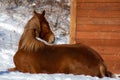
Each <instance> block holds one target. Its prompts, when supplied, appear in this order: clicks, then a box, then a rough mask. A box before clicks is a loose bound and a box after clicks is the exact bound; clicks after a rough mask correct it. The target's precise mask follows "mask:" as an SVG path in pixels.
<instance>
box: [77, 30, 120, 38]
mask: <svg viewBox="0 0 120 80" xmlns="http://www.w3.org/2000/svg"><path fill="white" fill-rule="evenodd" d="M76 39H120V32H78V31H77V32H76Z"/></svg>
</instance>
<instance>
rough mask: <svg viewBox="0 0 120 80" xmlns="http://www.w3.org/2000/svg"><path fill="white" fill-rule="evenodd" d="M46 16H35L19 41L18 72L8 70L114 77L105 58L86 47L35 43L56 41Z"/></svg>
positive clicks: (16, 62)
mask: <svg viewBox="0 0 120 80" xmlns="http://www.w3.org/2000/svg"><path fill="white" fill-rule="evenodd" d="M44 15H45V11H43V12H42V13H41V14H39V13H37V12H34V16H33V17H32V19H31V20H30V21H29V22H28V23H27V25H26V27H25V30H24V32H23V35H22V37H21V39H20V42H19V48H18V51H17V52H16V54H15V55H14V64H15V68H11V69H9V70H11V71H14V70H18V71H21V72H29V73H48V74H51V73H65V74H69V73H72V74H78V75H80V74H85V75H91V76H98V77H105V76H106V77H112V76H113V74H112V73H111V72H109V71H108V70H107V67H106V65H105V63H104V60H103V59H102V57H101V56H100V55H99V54H98V53H97V52H96V51H94V50H93V49H91V48H90V47H88V46H86V45H84V44H62V45H48V44H46V43H45V42H43V41H41V40H38V39H36V37H39V38H41V39H44V40H45V38H47V40H46V41H47V42H53V41H54V34H53V33H52V31H51V30H50V28H49V24H48V22H47V20H46V19H45V17H44ZM44 31H45V32H44ZM41 34H42V35H44V36H41Z"/></svg>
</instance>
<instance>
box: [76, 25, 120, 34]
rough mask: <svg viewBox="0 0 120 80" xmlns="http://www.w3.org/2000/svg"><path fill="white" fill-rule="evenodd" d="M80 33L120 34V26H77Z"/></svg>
mask: <svg viewBox="0 0 120 80" xmlns="http://www.w3.org/2000/svg"><path fill="white" fill-rule="evenodd" d="M77 31H79V32H83V31H84V32H120V25H80V24H77Z"/></svg>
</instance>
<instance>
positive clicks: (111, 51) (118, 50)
mask: <svg viewBox="0 0 120 80" xmlns="http://www.w3.org/2000/svg"><path fill="white" fill-rule="evenodd" d="M89 47H91V48H92V49H94V50H96V51H97V52H98V53H99V54H101V55H120V47H109V46H90V45H89Z"/></svg>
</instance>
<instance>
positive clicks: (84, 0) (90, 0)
mask: <svg viewBox="0 0 120 80" xmlns="http://www.w3.org/2000/svg"><path fill="white" fill-rule="evenodd" d="M78 2H120V0H77V3H78Z"/></svg>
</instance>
